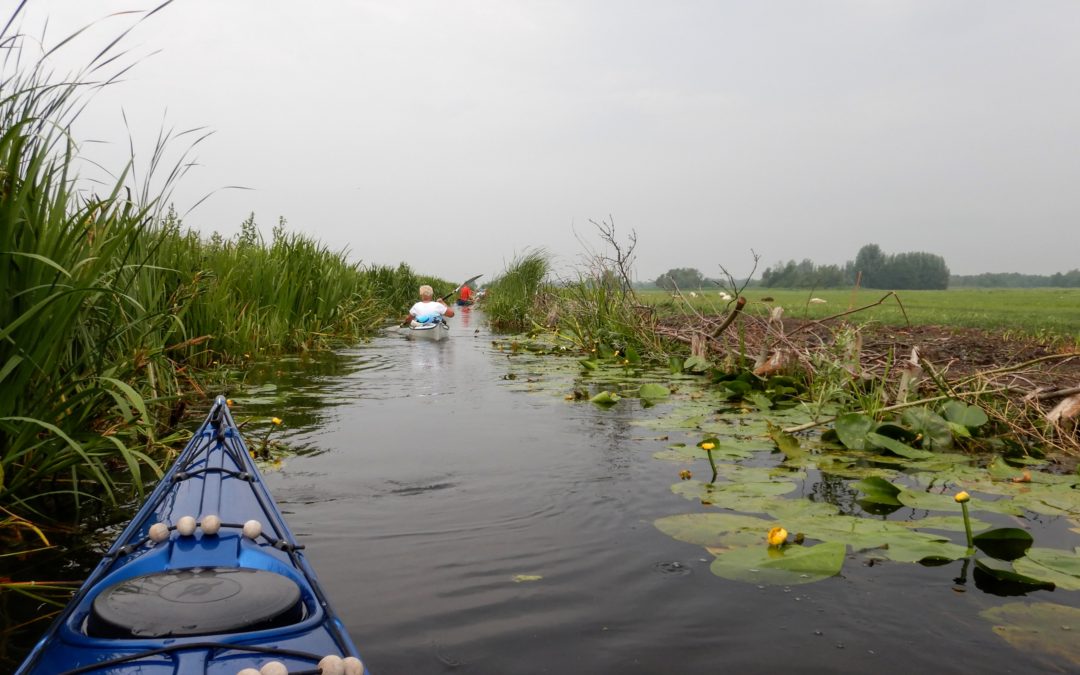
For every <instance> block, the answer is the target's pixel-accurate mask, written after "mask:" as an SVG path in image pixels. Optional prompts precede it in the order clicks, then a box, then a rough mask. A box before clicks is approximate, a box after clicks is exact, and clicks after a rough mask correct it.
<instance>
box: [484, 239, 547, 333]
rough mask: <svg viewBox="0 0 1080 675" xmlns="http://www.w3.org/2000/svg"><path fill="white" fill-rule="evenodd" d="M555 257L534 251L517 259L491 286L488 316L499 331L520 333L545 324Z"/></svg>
mask: <svg viewBox="0 0 1080 675" xmlns="http://www.w3.org/2000/svg"><path fill="white" fill-rule="evenodd" d="M550 271H551V258H550V256H549V255H548V254H547V253H546V252H545V251H531V252H529V253H525V254H523V255H521V256H518V257H517V258H515V259H514V260H513V261H511V263H510V264H509V265H507V267H506V270H505V271H504V272H503V273H502V274H501V275H499V276H498V277H496V278H495V279H494V280H493V281H492V282H491V284H489V285H488V287H487V294H486V295H485V297H484V301H483V307H484V313H485V314H486V315H487V318H488V321H489V322H490V324H491V326H492V328H494V329H495V330H503V331H518V330H524V329H527V328H531V327H532V325H533V324H534V323H539V322H541V321H542V318H541V315H542V314H544V313H545V311H546V298H547V297H548V292H549V291H550V288H551V285H550V282H549V281H548V274H549V273H550Z"/></svg>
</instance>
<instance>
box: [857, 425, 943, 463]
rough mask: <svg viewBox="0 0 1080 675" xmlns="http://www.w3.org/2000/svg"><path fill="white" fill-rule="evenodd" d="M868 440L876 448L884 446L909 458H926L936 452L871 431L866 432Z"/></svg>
mask: <svg viewBox="0 0 1080 675" xmlns="http://www.w3.org/2000/svg"><path fill="white" fill-rule="evenodd" d="M866 440H867V441H868V442H869V443H870V444H871V445H873V446H874V447H875V448H882V449H884V450H888V451H889V452H891V453H893V454H894V455H899V456H900V457H905V458H907V459H925V458H927V457H933V456H934V453H932V452H930V451H929V450H916V449H915V448H913V447H911V446H910V445H908V444H906V443H903V442H901V441H898V440H896V439H895V438H889V437H888V436H883V435H882V434H878V433H874V432H872V431H871V432H869V433H868V434H866Z"/></svg>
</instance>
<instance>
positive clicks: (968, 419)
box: [941, 401, 990, 429]
mask: <svg viewBox="0 0 1080 675" xmlns="http://www.w3.org/2000/svg"><path fill="white" fill-rule="evenodd" d="M941 412H942V413H943V414H944V416H945V419H946V420H948V421H950V422H953V423H955V424H959V425H962V426H964V427H966V428H968V429H975V428H977V427H981V426H982V425H984V424H986V423H987V422H989V421H990V418H988V417H987V416H986V413H985V412H984V411H983V409H982V408H980V407H979V406H977V405H968V404H966V403H964V402H963V401H949V402H947V403H946V404H945V405H943V406H942V407H941Z"/></svg>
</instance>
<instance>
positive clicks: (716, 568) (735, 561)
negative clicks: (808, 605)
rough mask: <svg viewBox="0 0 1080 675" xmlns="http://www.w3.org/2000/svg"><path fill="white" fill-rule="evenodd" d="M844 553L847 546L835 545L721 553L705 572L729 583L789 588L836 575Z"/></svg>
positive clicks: (739, 549)
mask: <svg viewBox="0 0 1080 675" xmlns="http://www.w3.org/2000/svg"><path fill="white" fill-rule="evenodd" d="M846 554H847V547H846V546H844V545H843V544H836V543H824V544H818V545H816V546H785V547H784V548H782V549H777V548H773V547H767V546H764V545H761V546H755V547H748V548H738V549H733V550H731V551H727V552H724V553H721V554H720V555H718V556H716V559H715V560H713V562H712V565H710V566H709V569H710V571H712V573H713V574H715V575H716V576H718V577H723V578H725V579H731V580H732V581H744V582H747V583H752V584H774V585H784V586H791V585H795V584H808V583H813V582H815V581H821V580H822V579H828V578H829V577H832V576H835V575H837V574H839V573H840V570H841V569H842V568H843V566H844V557H845V555H846Z"/></svg>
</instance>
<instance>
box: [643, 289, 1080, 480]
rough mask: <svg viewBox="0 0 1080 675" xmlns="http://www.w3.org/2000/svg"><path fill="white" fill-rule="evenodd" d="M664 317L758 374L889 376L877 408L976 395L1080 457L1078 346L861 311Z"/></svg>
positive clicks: (702, 346)
mask: <svg viewBox="0 0 1080 675" xmlns="http://www.w3.org/2000/svg"><path fill="white" fill-rule="evenodd" d="M730 306H731V310H730V311H729V312H727V313H725V314H722V315H719V316H712V315H700V314H693V313H690V314H685V315H682V316H673V317H668V318H665V319H662V320H661V321H660V323H659V325H658V326H657V332H658V333H659V334H660V335H662V336H663V337H666V338H669V339H673V340H676V341H680V342H684V343H686V344H688V345H690V348H691V351H692V353H694V354H696V355H698V356H703V357H705V358H707V359H709V360H710V361H711V362H713V363H716V364H719V365H721V366H723V365H724V364H735V363H737V362H738V360H739V357H740V356H742V358H743V363H744V364H747V365H750V366H751V367H752V368H753V369H754V372H755V373H757V374H758V375H762V376H768V375H772V374H778V373H793V372H801V373H804V374H806V375H808V376H809V377H810V378H811V379H812V378H814V377H816V376H818V375H819V373H820V372H821V371H822V368H823V364H829V365H830V366H832V368H831V369H832V370H833V371H835V366H837V365H839V366H841V367H842V368H843V370H844V371H846V373H847V375H848V376H849V379H850V381H851V382H859V381H877V382H883V383H884V384H885V387H884V389H883V391H884V395H885V397H886V398H885V400H882V401H881V402H880V403H881V405H882V406H883V407H882V408H881V409H882V410H884V409H887V408H888V407H895V408H900V407H903V406H905V405H907V404H909V403H914V402H919V401H932V400H936V399H939V398H941V399H943V398H961V399H965V400H967V402H968V403H976V402H979V404H980V405H981V406H982V407H983V408H984V409H985V410H986V412H987V413H988V414H989V415H990V416H991V418H993V419H994V420H995V421H997V422H998V423H999V424H1000V425H1001V426H1002V428H1005V429H1008V430H1010V431H1011V432H1012V435H1014V436H1015V437H1017V438H1020V439H1024V440H1025V441H1026V442H1027V443H1028V444H1031V445H1033V446H1040V447H1043V448H1046V449H1049V450H1051V451H1052V452H1053V451H1057V452H1060V453H1062V454H1065V455H1068V456H1070V458H1071V462H1070V463H1075V460H1076V458H1078V457H1080V433H1078V421H1080V352H1077V351H1075V348H1073V349H1070V348H1069V346H1067V345H1064V344H1062V343H1054V342H1048V341H1045V340H1039V339H1036V338H1032V337H1026V336H1021V335H1017V334H1015V333H1010V332H1007V331H985V330H976V329H969V328H956V327H950V326H886V325H881V324H877V323H859V322H858V316H857V314H858V310H855V311H853V312H851V313H847V312H845V313H842V314H840V315H837V316H835V317H833V318H832V319H825V320H819V321H808V320H802V319H790V318H785V317H784V316H783V310H782V309H780V308H774V310H773V312H772V314H771V315H770V316H768V317H757V316H753V315H750V314H746V313H742V312H740V311H739V310H740V309H741V308H740V307H739V305H738V304H736V303H732V304H731V305H730Z"/></svg>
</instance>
